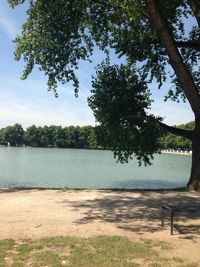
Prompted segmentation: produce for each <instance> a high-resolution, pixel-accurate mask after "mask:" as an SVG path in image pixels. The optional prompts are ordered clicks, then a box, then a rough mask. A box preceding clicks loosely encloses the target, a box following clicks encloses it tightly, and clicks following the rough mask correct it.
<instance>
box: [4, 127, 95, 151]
mask: <svg viewBox="0 0 200 267" xmlns="http://www.w3.org/2000/svg"><path fill="white" fill-rule="evenodd" d="M95 131H96V130H95V127H92V126H83V127H79V126H76V127H75V126H69V127H64V128H62V127H61V126H44V127H40V126H39V127H36V126H35V125H32V126H30V127H28V128H27V129H26V130H24V129H23V128H22V126H21V125H20V124H18V123H16V124H15V125H13V126H7V127H5V128H2V129H0V144H2V145H7V144H8V143H9V144H10V146H22V145H26V146H32V147H60V148H97V147H98V144H97V137H96V133H95Z"/></svg>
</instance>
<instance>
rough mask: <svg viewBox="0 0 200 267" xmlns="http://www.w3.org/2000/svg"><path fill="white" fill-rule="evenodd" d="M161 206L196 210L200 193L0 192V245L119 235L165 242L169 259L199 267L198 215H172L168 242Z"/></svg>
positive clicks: (199, 200) (114, 191) (166, 227)
mask: <svg viewBox="0 0 200 267" xmlns="http://www.w3.org/2000/svg"><path fill="white" fill-rule="evenodd" d="M163 204H173V205H197V204H198V205H200V193H196V192H183V191H122V190H49V189H46V190H44V189H37V190H36V189H31V190H30V189H29V190H19V189H15V190H14V189H13V190H9V189H0V239H6V238H12V239H15V240H21V239H27V238H31V239H36V238H40V237H47V236H58V235H62V236H63V235H74V236H81V237H88V236H94V235H104V234H105V235H123V236H127V237H129V238H130V239H132V240H137V241H139V240H140V241H141V240H145V239H153V240H155V239H156V240H161V241H165V242H168V243H170V244H171V245H172V246H174V248H175V249H174V250H173V251H171V250H170V253H171V257H180V258H183V259H184V258H185V259H187V260H190V261H194V262H199V263H200V213H197V212H195V213H185V214H183V213H180V214H177V215H176V216H175V224H176V225H177V227H178V229H179V230H174V235H173V236H171V235H170V229H169V217H168V216H166V221H165V222H166V224H165V226H164V227H161V219H160V218H161V206H162V205H163ZM166 215H167V214H166ZM166 253H167V251H166ZM199 266H200V265H199Z"/></svg>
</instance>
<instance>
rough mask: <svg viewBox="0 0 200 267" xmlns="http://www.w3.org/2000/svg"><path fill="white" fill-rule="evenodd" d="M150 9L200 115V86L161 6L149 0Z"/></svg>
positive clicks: (162, 40)
mask: <svg viewBox="0 0 200 267" xmlns="http://www.w3.org/2000/svg"><path fill="white" fill-rule="evenodd" d="M147 5H148V10H149V14H150V18H151V22H152V24H153V26H154V28H155V30H156V32H157V35H158V37H159V38H160V40H161V42H162V43H163V45H164V46H165V48H166V50H167V53H168V56H169V61H170V64H171V66H172V67H173V69H174V71H175V73H176V75H177V77H178V79H179V81H180V84H181V86H182V88H183V90H184V92H185V95H186V97H187V99H188V101H189V103H190V105H191V108H192V110H193V112H194V113H195V115H196V116H200V96H199V92H198V88H197V87H196V85H195V83H194V79H193V77H192V75H191V73H190V72H189V70H188V69H187V68H186V66H185V64H184V62H183V60H182V58H181V55H180V53H179V51H178V48H177V46H176V42H175V40H174V38H173V35H172V33H171V31H170V29H169V27H168V25H167V23H166V21H165V20H164V19H163V18H162V16H161V14H160V11H159V8H158V7H157V4H156V0H147Z"/></svg>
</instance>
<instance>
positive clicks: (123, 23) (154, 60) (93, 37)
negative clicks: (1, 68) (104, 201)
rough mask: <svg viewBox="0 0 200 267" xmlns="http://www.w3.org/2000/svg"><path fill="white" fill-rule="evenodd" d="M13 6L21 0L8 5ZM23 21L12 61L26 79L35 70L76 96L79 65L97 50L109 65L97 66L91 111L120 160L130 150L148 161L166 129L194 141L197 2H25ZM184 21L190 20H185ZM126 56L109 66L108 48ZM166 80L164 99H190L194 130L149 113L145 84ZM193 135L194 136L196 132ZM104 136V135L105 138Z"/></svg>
mask: <svg viewBox="0 0 200 267" xmlns="http://www.w3.org/2000/svg"><path fill="white" fill-rule="evenodd" d="M8 1H9V3H10V4H11V5H12V6H13V7H15V6H16V5H18V4H22V3H24V2H25V0H8ZM28 2H29V9H28V18H27V21H26V22H25V24H24V25H23V28H22V33H21V35H20V36H17V37H16V39H15V44H16V51H15V57H16V59H17V60H19V59H20V58H21V57H23V59H24V61H25V62H26V67H25V69H24V72H23V75H22V78H23V79H25V78H26V77H27V76H28V75H29V74H30V73H31V71H32V69H33V67H34V66H35V65H38V66H39V68H40V70H42V71H43V72H44V73H45V75H47V77H48V88H49V90H53V91H54V92H55V94H57V92H56V87H57V83H58V82H61V83H63V84H65V83H67V82H70V81H71V82H72V83H73V85H74V88H75V95H77V93H78V88H79V81H78V77H77V76H76V70H77V68H78V64H79V61H81V60H88V61H90V60H91V55H92V54H93V52H94V49H95V47H96V46H97V47H99V48H100V49H101V50H102V51H104V52H105V53H107V55H108V59H107V61H105V62H103V63H102V64H100V65H99V66H98V67H97V73H96V77H93V82H92V87H93V89H92V93H93V95H92V97H91V98H90V99H89V105H90V107H91V108H92V109H93V111H94V115H95V117H96V120H97V121H98V122H99V123H100V126H102V129H103V131H102V142H107V143H108V144H109V146H110V147H112V149H113V150H114V152H115V155H116V156H118V157H119V159H120V160H121V161H124V160H125V161H127V160H128V158H130V157H131V155H132V153H133V152H134V153H135V155H136V156H137V158H138V159H139V161H141V160H143V161H144V162H145V163H149V162H150V158H151V157H152V155H153V153H154V152H156V151H159V144H158V142H157V138H158V137H159V136H160V130H158V129H164V130H167V131H169V132H171V133H173V134H177V135H180V136H183V137H187V138H189V139H190V140H193V141H194V140H197V139H198V138H197V136H198V137H199V136H200V133H199V131H200V123H199V124H198V126H197V121H199V122H200V95H199V93H200V77H199V71H200V66H199V56H200V15H199V14H200V3H199V1H198V0H187V1H186V0H170V1H163V0H131V1H130V0H107V1H104V0H82V1H79V0H73V1H72V0H68V1H66V0H48V1H44V0H30V1H28ZM188 21H189V22H188ZM110 48H112V49H114V50H115V52H116V54H117V55H118V56H119V57H121V56H123V57H124V58H125V63H124V65H120V66H116V65H114V66H111V65H110V62H109V49H110ZM168 79H169V80H170V81H171V84H172V86H171V87H170V88H169V90H168V93H167V95H166V97H165V100H168V99H171V100H173V101H177V102H179V101H180V100H183V101H186V100H188V101H189V103H190V105H191V109H192V110H193V112H194V114H195V125H196V127H195V132H194V131H190V130H184V129H176V128H174V127H170V126H167V125H165V124H164V123H162V122H161V118H156V117H155V116H154V115H153V114H150V113H149V109H150V104H151V96H150V92H149V90H148V84H149V83H150V82H152V81H153V80H154V81H156V82H157V87H158V88H160V87H161V86H162V85H163V83H164V82H165V81H166V80H168ZM196 129H197V132H196ZM103 133H104V134H103Z"/></svg>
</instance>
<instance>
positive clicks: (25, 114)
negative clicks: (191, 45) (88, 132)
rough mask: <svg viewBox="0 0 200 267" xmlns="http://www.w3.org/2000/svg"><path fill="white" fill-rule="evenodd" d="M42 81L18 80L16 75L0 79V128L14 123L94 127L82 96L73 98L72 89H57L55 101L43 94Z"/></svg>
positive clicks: (49, 93)
mask: <svg viewBox="0 0 200 267" xmlns="http://www.w3.org/2000/svg"><path fill="white" fill-rule="evenodd" d="M46 88H47V86H46V83H45V81H42V80H34V79H28V80H25V81H20V80H19V78H17V77H16V75H9V77H6V76H2V75H1V76H0V103H1V105H0V128H1V127H5V126H7V125H12V124H14V123H16V122H18V123H20V124H22V125H23V126H24V127H25V128H26V127H28V126H30V125H32V124H35V125H51V124H52V125H62V126H68V125H94V123H95V121H94V117H93V114H92V111H91V110H90V109H89V107H88V106H87V101H86V99H87V98H86V96H85V95H80V97H79V98H78V99H76V98H75V97H74V94H73V93H71V92H72V88H67V89H66V90H64V88H58V90H59V89H61V90H60V94H59V97H58V98H55V97H54V94H53V93H51V92H47V90H46Z"/></svg>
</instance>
